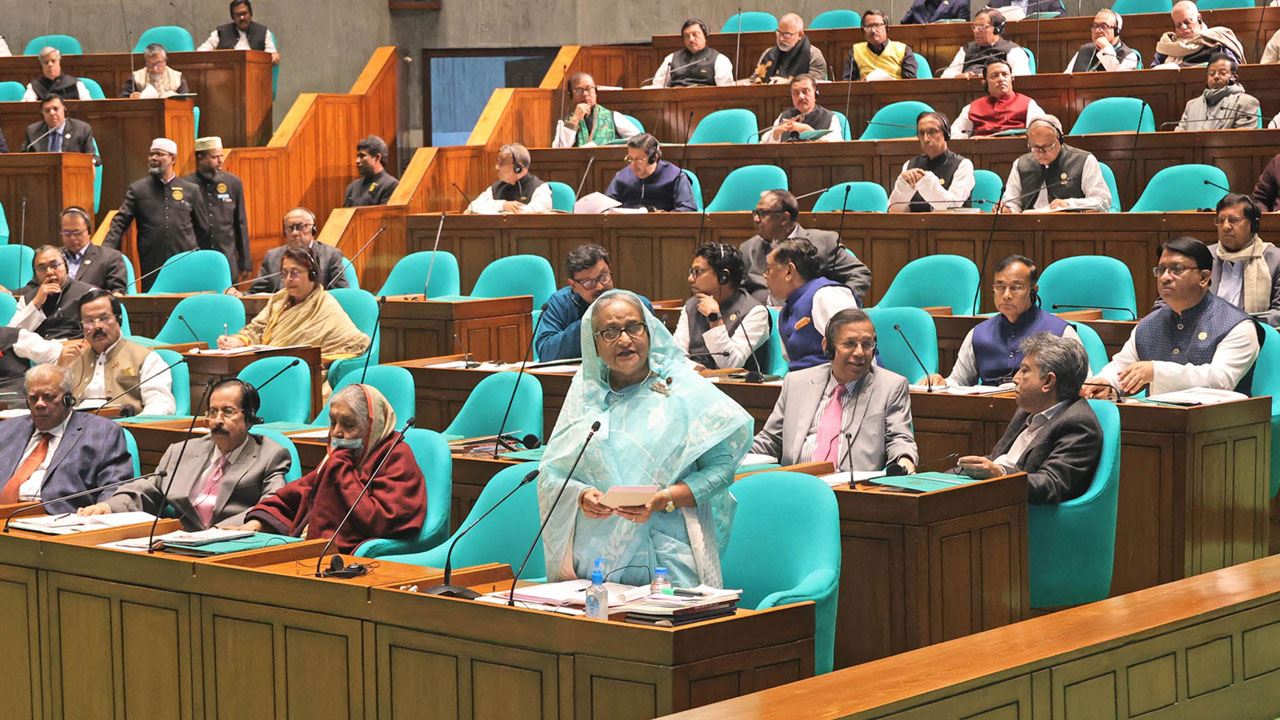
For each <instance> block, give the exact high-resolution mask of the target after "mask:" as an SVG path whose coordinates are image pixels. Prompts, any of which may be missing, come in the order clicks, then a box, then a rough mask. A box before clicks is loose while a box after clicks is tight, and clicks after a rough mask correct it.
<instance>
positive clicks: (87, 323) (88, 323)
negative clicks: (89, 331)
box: [80, 315, 116, 327]
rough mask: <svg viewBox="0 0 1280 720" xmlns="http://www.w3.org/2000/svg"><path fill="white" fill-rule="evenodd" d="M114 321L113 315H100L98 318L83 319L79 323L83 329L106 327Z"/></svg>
mask: <svg viewBox="0 0 1280 720" xmlns="http://www.w3.org/2000/svg"><path fill="white" fill-rule="evenodd" d="M115 319H116V316H115V315H100V316H98V317H93V318H85V319H84V320H82V321H81V322H80V324H81V325H82V326H84V327H98V326H101V327H107V326H108V325H110V324H111V321H112V320H115Z"/></svg>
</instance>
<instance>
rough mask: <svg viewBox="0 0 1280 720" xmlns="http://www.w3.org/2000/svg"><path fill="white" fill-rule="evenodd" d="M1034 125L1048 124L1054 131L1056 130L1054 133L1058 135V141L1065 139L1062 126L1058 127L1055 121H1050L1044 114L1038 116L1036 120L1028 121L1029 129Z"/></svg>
mask: <svg viewBox="0 0 1280 720" xmlns="http://www.w3.org/2000/svg"><path fill="white" fill-rule="evenodd" d="M1032 125H1048V126H1049V127H1050V128H1051V129H1052V130H1053V131H1054V133H1056V134H1057V135H1058V142H1059V143H1061V142H1062V141H1063V139H1064V137H1063V135H1062V128H1060V127H1058V126H1057V125H1056V124H1054V123H1052V122H1050V121H1049V120H1047V119H1045V116H1044V115H1041V116H1040V117H1038V118H1036V119H1035V120H1032V121H1031V122H1030V123H1028V124H1027V130H1030V129H1031V126H1032Z"/></svg>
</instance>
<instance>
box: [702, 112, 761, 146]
mask: <svg viewBox="0 0 1280 720" xmlns="http://www.w3.org/2000/svg"><path fill="white" fill-rule="evenodd" d="M757 123H758V121H757V120H756V114H755V113H753V112H751V111H750V110H743V109H742V108H729V109H728V110H716V111H715V112H713V113H710V114H709V115H707V116H706V117H704V118H702V119H701V120H699V121H698V126H697V127H695V128H694V129H693V134H692V135H690V136H689V143H688V144H689V145H705V144H707V143H737V144H742V143H754V142H759V141H760V136H759V134H758V133H757V131H758V130H759V129H760V126H759V125H758V124H757Z"/></svg>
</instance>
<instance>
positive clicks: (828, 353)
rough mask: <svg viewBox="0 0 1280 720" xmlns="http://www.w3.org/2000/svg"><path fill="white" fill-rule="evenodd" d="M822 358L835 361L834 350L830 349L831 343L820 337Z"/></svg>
mask: <svg viewBox="0 0 1280 720" xmlns="http://www.w3.org/2000/svg"><path fill="white" fill-rule="evenodd" d="M822 357H824V358H826V359H828V360H835V359H836V349H835V348H833V347H831V343H830V342H828V341H827V338H826V336H825V335H824V336H823V337H822Z"/></svg>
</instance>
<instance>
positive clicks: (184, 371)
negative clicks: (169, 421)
mask: <svg viewBox="0 0 1280 720" xmlns="http://www.w3.org/2000/svg"><path fill="white" fill-rule="evenodd" d="M155 352H156V354H157V355H159V356H160V359H161V360H164V364H165V365H173V364H174V363H177V364H176V365H173V367H171V368H169V377H170V378H171V379H172V380H173V407H174V411H173V414H174V415H179V416H181V415H191V414H192V413H191V371H190V370H189V369H188V368H187V362H186V361H185V360H183V361H182V362H178V361H179V360H182V356H181V355H179V354H178V353H177V352H175V351H173V350H169V349H167V348H156V351H155ZM196 401H197V402H199V401H200V398H196ZM195 411H196V413H197V414H198V413H199V412H200V408H196V409H195Z"/></svg>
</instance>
